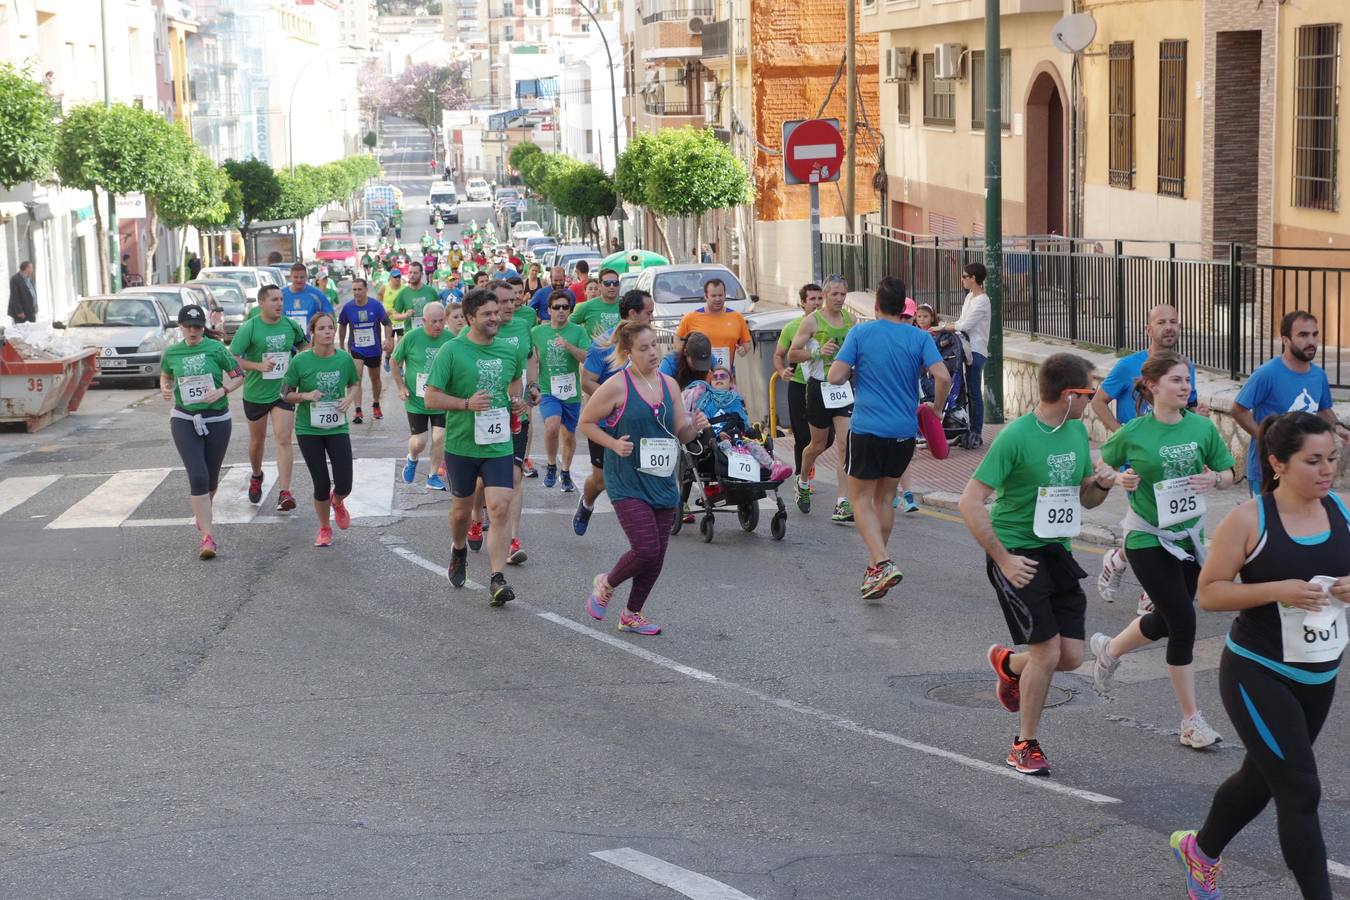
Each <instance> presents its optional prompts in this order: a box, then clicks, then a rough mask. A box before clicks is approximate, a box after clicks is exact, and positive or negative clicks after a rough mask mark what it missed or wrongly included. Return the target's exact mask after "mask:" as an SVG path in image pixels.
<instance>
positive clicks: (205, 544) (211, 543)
mask: <svg viewBox="0 0 1350 900" xmlns="http://www.w3.org/2000/svg"><path fill="white" fill-rule="evenodd" d="M197 558H198V559H215V558H216V542H215V539H214V538H212V537H211V535H209V534H208V535H207V536H206V537H204V538H202V542H201V544H200V545H199V546H198V547H197Z"/></svg>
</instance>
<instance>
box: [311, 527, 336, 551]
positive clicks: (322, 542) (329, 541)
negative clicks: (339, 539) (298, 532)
mask: <svg viewBox="0 0 1350 900" xmlns="http://www.w3.org/2000/svg"><path fill="white" fill-rule="evenodd" d="M314 546H315V547H331V546H333V529H331V528H329V527H328V526H327V525H325V526H323V527H322V528H320V529H319V534H318V536H317V537H315V538H314Z"/></svg>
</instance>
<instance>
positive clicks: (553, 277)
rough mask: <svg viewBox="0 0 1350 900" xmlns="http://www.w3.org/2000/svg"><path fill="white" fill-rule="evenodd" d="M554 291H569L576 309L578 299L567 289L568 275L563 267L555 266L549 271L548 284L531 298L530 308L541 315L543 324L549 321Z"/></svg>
mask: <svg viewBox="0 0 1350 900" xmlns="http://www.w3.org/2000/svg"><path fill="white" fill-rule="evenodd" d="M554 291H567V296H569V297H571V298H572V308H573V309H576V306H577V298H576V296H575V295H574V294H573V293H572V291H571V290H570V289H569V288H568V287H567V273H566V272H564V271H563V268H562V266H554V267H553V268H551V269H549V270H548V284H546V285H544V286H543V287H541V288H540V289H539V290H537V291H535V292H534V294H533V295H532V296H531V297H530V306H531V307H532V308H533V309H534V311H535V312H537V313H538V314H539V321H541V322H547V321H548V318H549V316H548V298H549V295H550V294H552V293H553V292H554Z"/></svg>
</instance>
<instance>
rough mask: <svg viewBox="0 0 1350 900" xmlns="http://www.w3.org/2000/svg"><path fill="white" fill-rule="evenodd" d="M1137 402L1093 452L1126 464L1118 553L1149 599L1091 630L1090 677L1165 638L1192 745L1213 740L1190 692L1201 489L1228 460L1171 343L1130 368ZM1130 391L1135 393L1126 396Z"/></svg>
mask: <svg viewBox="0 0 1350 900" xmlns="http://www.w3.org/2000/svg"><path fill="white" fill-rule="evenodd" d="M1139 382H1140V383H1139V386H1138V387H1137V388H1136V389H1135V393H1136V394H1137V395H1138V399H1140V400H1143V401H1146V402H1145V403H1143V404H1140V405H1139V407H1138V408H1140V409H1148V410H1150V412H1148V413H1146V414H1144V415H1141V416H1137V417H1136V418H1134V419H1131V420H1130V421H1129V422H1128V423H1126V424H1125V425H1124V427H1122V428H1120V429H1119V430H1118V431H1116V432H1115V433H1114V434H1112V435H1111V437H1110V438H1109V439H1108V440H1107V442H1106V443H1105V444H1103V445H1102V462H1104V463H1106V464H1107V465H1109V466H1112V467H1114V468H1119V467H1121V466H1128V468H1126V470H1125V472H1124V474H1122V475H1120V476H1119V478H1118V480H1119V482H1120V485H1121V487H1123V488H1125V489H1126V490H1128V491H1130V495H1129V496H1130V512H1129V514H1128V515H1127V516H1126V519H1125V558H1126V559H1127V560H1129V563H1130V568H1132V569H1133V570H1134V574H1135V577H1136V578H1137V579H1139V584H1140V586H1141V587H1142V588H1143V589H1144V591H1145V592H1146V593H1147V594H1148V596H1149V598H1150V599H1151V600H1152V601H1153V609H1152V610H1151V611H1150V612H1149V613H1147V614H1146V615H1143V616H1140V617H1138V618H1136V619H1135V620H1134V621H1133V622H1131V623H1130V624H1129V625H1127V626H1126V627H1125V629H1124V630H1123V631H1121V632H1120V633H1119V634H1117V635H1116V636H1115V637H1109V636H1107V635H1105V634H1100V633H1099V634H1094V635H1093V636H1092V638H1091V640H1090V641H1089V642H1088V646H1089V648H1090V650H1091V651H1092V656H1093V671H1092V675H1093V683H1094V686H1095V687H1096V689H1097V691H1098V692H1099V693H1102V694H1107V693H1110V691H1111V687H1112V684H1113V682H1114V680H1115V673H1116V669H1117V667H1119V666H1120V659H1121V657H1122V656H1124V655H1125V654H1126V653H1129V652H1131V651H1133V650H1138V649H1139V648H1141V647H1146V646H1148V645H1149V644H1151V643H1153V642H1155V641H1157V640H1160V639H1161V638H1163V637H1166V638H1167V655H1166V659H1167V667H1168V671H1169V674H1170V676H1171V680H1172V690H1173V691H1174V692H1175V693H1176V697H1177V705H1178V706H1179V707H1181V743H1182V745H1183V746H1186V747H1191V748H1193V749H1196V750H1200V749H1203V748H1205V747H1209V746H1211V745H1212V744H1214V743H1216V742H1218V741H1219V740H1222V738H1221V737H1220V736H1219V733H1218V732H1217V731H1215V730H1214V729H1213V728H1211V727H1210V726H1209V723H1207V722H1206V721H1205V719H1204V717H1203V716H1201V715H1200V707H1199V704H1198V703H1197V701H1196V695H1195V666H1194V651H1195V595H1196V586H1197V585H1198V583H1199V580H1200V567H1201V566H1202V565H1203V564H1204V561H1205V533H1204V528H1203V526H1204V515H1205V494H1207V493H1208V492H1210V491H1212V490H1215V489H1218V488H1224V487H1228V486H1230V485H1232V483H1233V466H1234V465H1235V463H1234V461H1233V456H1232V454H1231V453H1230V452H1229V451H1228V446H1227V445H1226V444H1225V443H1224V442H1223V438H1222V437H1220V435H1219V429H1218V428H1216V427H1215V426H1214V423H1213V422H1211V421H1210V420H1209V419H1208V418H1206V417H1204V416H1201V415H1197V414H1195V413H1193V412H1190V411H1188V410H1187V406H1188V404H1189V402H1190V398H1191V365H1190V363H1189V362H1187V360H1186V359H1185V358H1184V357H1182V356H1181V355H1180V354H1178V353H1175V352H1173V351H1170V350H1165V351H1162V352H1160V353H1155V354H1153V355H1152V356H1150V357H1149V358H1148V359H1147V361H1145V362H1144V365H1143V368H1142V369H1141V370H1140V373H1139ZM1131 399H1134V398H1131Z"/></svg>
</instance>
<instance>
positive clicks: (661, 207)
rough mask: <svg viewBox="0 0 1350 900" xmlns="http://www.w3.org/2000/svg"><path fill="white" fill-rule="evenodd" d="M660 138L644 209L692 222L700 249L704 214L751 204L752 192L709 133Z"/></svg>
mask: <svg viewBox="0 0 1350 900" xmlns="http://www.w3.org/2000/svg"><path fill="white" fill-rule="evenodd" d="M659 137H660V139H659V140H658V142H657V148H656V152H655V154H654V156H653V160H652V161H653V167H652V170H651V172H650V174H649V176H648V178H647V180H646V195H647V204H646V206H647V208H648V209H650V210H651V211H652V212H654V213H657V214H658V215H663V216H688V217H692V218H693V219H694V222H695V230H694V243H695V246H698V245H700V244H702V243H703V214H704V213H706V212H708V211H709V210H714V209H725V208H726V207H728V206H737V205H739V204H742V203H750V202H752V201H753V200H754V199H755V191H754V187H753V186H752V184H751V182H750V176H749V174H747V173H746V171H745V166H744V165H743V164H742V163H741V161H740V160H739V159H737V158H736V154H734V153H733V152H732V151H731V148H730V147H729V146H727V145H726V144H724V143H722V141H720V140H718V138H717V136H716V135H715V134H713V133H712V130H711V129H708V128H703V129H699V130H695V129H693V128H689V127H685V128H678V129H669V130H666V131H663V132H661V134H660V136H659ZM667 246H669V244H668V243H667Z"/></svg>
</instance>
